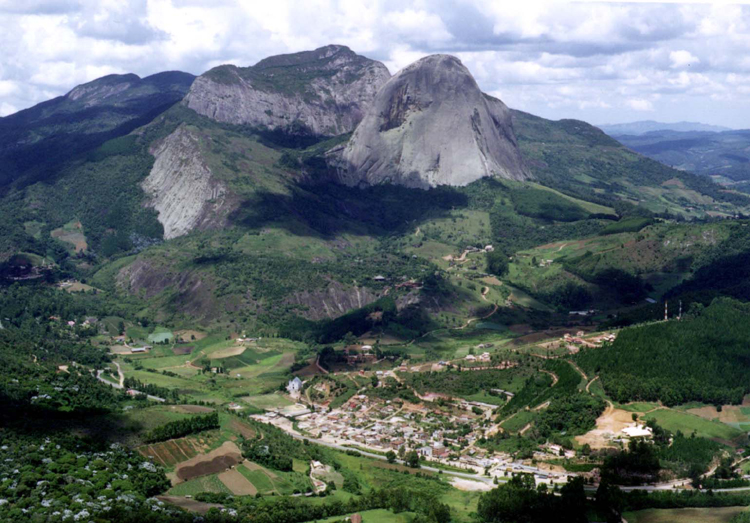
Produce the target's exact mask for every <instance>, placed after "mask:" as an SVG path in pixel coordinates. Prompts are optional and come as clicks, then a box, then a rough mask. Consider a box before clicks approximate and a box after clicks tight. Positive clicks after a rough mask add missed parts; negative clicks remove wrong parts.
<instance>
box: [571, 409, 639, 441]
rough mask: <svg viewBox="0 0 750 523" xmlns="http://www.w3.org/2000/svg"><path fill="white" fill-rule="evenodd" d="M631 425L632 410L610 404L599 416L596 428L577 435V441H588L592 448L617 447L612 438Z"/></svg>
mask: <svg viewBox="0 0 750 523" xmlns="http://www.w3.org/2000/svg"><path fill="white" fill-rule="evenodd" d="M631 425H633V413H632V412H628V411H626V410H622V409H616V408H614V407H613V406H612V405H608V406H607V408H606V409H605V411H604V412H603V413H602V415H601V416H599V417H598V418H597V420H596V428H595V429H594V430H591V431H589V432H587V433H586V434H584V435H582V436H577V437H576V441H577V442H578V443H580V444H581V445H585V444H586V443H588V444H589V445H590V446H591V448H592V449H604V448H616V446H615V444H614V443H613V442H612V441H611V440H612V438H613V437H614V436H617V435H618V434H620V432H622V429H624V428H625V427H630V426H631Z"/></svg>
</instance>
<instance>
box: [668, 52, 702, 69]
mask: <svg viewBox="0 0 750 523" xmlns="http://www.w3.org/2000/svg"><path fill="white" fill-rule="evenodd" d="M669 59H670V60H671V61H672V67H673V68H675V69H679V68H682V67H685V66H688V65H694V64H697V63H699V62H700V59H699V58H698V57H697V56H693V55H692V54H691V53H690V51H685V50H682V51H672V52H671V53H669Z"/></svg>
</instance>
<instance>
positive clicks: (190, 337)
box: [174, 330, 206, 341]
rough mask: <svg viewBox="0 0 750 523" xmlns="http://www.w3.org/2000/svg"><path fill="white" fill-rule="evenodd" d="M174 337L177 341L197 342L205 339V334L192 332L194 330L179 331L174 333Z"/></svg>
mask: <svg viewBox="0 0 750 523" xmlns="http://www.w3.org/2000/svg"><path fill="white" fill-rule="evenodd" d="M174 337H175V339H177V340H179V339H182V340H184V341H198V340H202V339H203V338H205V337H206V333H205V332H199V331H194V330H181V331H174Z"/></svg>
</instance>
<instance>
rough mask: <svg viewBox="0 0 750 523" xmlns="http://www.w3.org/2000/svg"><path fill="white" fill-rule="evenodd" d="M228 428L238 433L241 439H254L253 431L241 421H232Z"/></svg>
mask: <svg viewBox="0 0 750 523" xmlns="http://www.w3.org/2000/svg"><path fill="white" fill-rule="evenodd" d="M229 426H230V428H231V429H232V430H233V431H236V432H239V433H240V434H241V435H242V437H243V438H246V439H250V438H254V437H255V431H254V430H253V428H252V427H250V426H248V425H245V424H244V423H242V422H241V421H238V420H236V419H233V420H232V422H231V423H230V425H229Z"/></svg>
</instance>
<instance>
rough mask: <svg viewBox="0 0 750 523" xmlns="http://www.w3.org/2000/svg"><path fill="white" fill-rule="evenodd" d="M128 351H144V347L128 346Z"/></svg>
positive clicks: (133, 352) (134, 352)
mask: <svg viewBox="0 0 750 523" xmlns="http://www.w3.org/2000/svg"><path fill="white" fill-rule="evenodd" d="M130 352H131V353H132V354H136V353H139V352H146V347H130Z"/></svg>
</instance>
